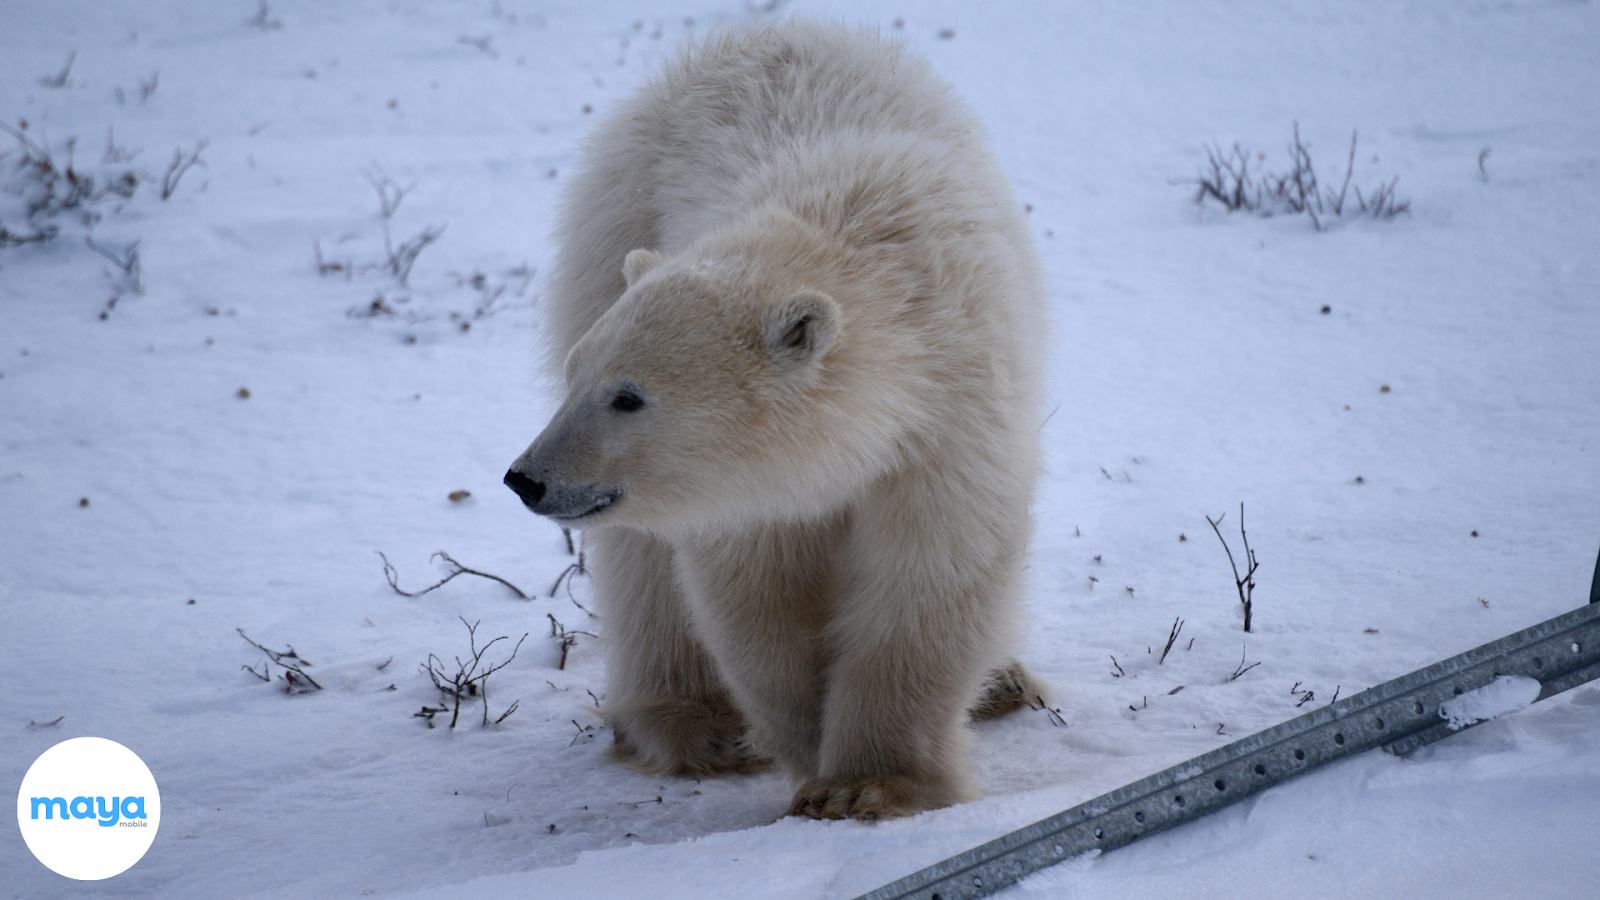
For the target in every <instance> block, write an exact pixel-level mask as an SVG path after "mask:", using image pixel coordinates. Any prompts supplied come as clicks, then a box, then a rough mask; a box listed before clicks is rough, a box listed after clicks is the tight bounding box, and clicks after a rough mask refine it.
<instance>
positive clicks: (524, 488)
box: [505, 469, 544, 508]
mask: <svg viewBox="0 0 1600 900" xmlns="http://www.w3.org/2000/svg"><path fill="white" fill-rule="evenodd" d="M505 483H506V487H508V488H511V489H512V490H513V491H516V492H517V496H518V497H521V498H522V502H523V503H524V504H526V505H527V506H528V507H530V508H531V507H533V506H534V505H535V504H537V503H538V502H539V501H540V500H542V499H544V482H542V481H534V480H533V479H532V478H529V477H528V476H526V475H524V474H522V473H521V472H518V471H517V470H516V469H507V470H506V477H505Z"/></svg>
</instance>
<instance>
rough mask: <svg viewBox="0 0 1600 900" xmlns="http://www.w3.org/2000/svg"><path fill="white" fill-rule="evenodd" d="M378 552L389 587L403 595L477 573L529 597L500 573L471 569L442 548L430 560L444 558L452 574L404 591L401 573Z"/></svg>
mask: <svg viewBox="0 0 1600 900" xmlns="http://www.w3.org/2000/svg"><path fill="white" fill-rule="evenodd" d="M376 552H377V554H378V558H379V559H382V560H383V577H384V578H385V579H387V580H388V582H389V587H391V588H394V592H395V593H397V594H399V595H400V596H402V597H421V596H422V595H423V594H426V593H428V592H429V591H433V590H437V589H439V588H441V587H444V586H445V585H447V584H449V583H450V581H451V579H453V578H455V577H456V576H457V575H476V576H478V577H479V578H487V579H489V580H490V581H498V582H500V583H501V584H503V585H505V586H506V587H508V588H510V589H511V591H512V593H514V594H516V595H517V596H518V597H520V598H522V599H523V600H526V599H528V595H527V594H524V593H523V592H522V589H521V588H519V587H517V586H516V585H514V584H512V583H511V582H509V581H507V580H505V579H504V578H501V577H500V576H499V575H490V574H489V573H488V572H479V571H478V570H477V569H469V568H467V567H466V566H463V565H462V564H461V563H458V562H456V561H455V559H453V558H452V557H451V556H450V554H448V553H446V552H444V551H443V550H440V551H439V552H437V553H435V554H433V555H431V556H429V557H428V561H429V562H433V561H434V560H435V559H441V560H444V562H445V564H446V565H448V566H450V574H448V575H446V576H445V577H444V578H443V579H441V580H440V581H439V582H437V583H436V584H432V585H429V586H428V587H425V588H423V589H422V590H420V591H417V592H415V593H412V592H409V591H404V590H401V589H400V581H399V577H398V575H399V573H398V572H396V571H395V567H394V566H393V565H391V564H390V563H389V557H387V556H385V555H384V554H383V552H382V551H376Z"/></svg>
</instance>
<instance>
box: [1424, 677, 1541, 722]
mask: <svg viewBox="0 0 1600 900" xmlns="http://www.w3.org/2000/svg"><path fill="white" fill-rule="evenodd" d="M1539 687H1540V686H1539V682H1538V681H1537V680H1535V679H1532V678H1526V677H1523V676H1521V675H1500V676H1498V677H1496V678H1495V680H1494V681H1491V682H1489V683H1488V684H1486V685H1484V686H1483V687H1481V688H1478V689H1477V690H1475V691H1468V692H1466V693H1465V694H1462V695H1461V696H1459V697H1457V698H1455V699H1454V700H1446V701H1445V702H1444V703H1441V704H1439V715H1440V717H1442V718H1444V719H1447V720H1449V723H1450V730H1451V731H1457V730H1460V729H1462V728H1465V727H1466V726H1468V725H1472V724H1474V723H1477V722H1484V721H1487V720H1489V719H1498V718H1500V717H1501V716H1503V715H1505V714H1507V713H1514V712H1516V711H1517V710H1519V709H1526V708H1528V707H1529V706H1532V705H1533V701H1535V700H1537V699H1539Z"/></svg>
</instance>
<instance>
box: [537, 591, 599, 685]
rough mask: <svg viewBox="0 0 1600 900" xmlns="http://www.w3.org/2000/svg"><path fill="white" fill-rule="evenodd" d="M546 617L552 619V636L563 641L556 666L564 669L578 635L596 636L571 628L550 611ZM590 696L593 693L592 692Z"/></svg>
mask: <svg viewBox="0 0 1600 900" xmlns="http://www.w3.org/2000/svg"><path fill="white" fill-rule="evenodd" d="M545 618H547V619H549V620H550V636H551V637H553V638H555V639H556V640H558V641H560V642H561V661H560V662H559V663H558V664H557V665H556V668H557V669H563V670H564V669H566V667H567V651H568V650H571V649H572V648H573V646H575V645H576V644H577V643H578V635H580V634H581V635H585V636H586V637H594V635H593V634H591V633H590V632H587V631H575V630H573V629H569V628H567V626H565V625H563V624H561V622H560V620H558V619H557V618H556V617H555V616H554V615H552V614H550V613H545ZM590 696H593V695H592V694H591V695H590ZM599 702H600V701H598V700H596V701H595V705H596V706H598V705H599Z"/></svg>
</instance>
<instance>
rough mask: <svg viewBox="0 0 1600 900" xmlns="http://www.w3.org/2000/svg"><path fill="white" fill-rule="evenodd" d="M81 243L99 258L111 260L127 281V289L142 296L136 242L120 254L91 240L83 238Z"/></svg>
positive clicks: (142, 286)
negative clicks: (99, 256) (98, 255)
mask: <svg viewBox="0 0 1600 900" xmlns="http://www.w3.org/2000/svg"><path fill="white" fill-rule="evenodd" d="M83 242H84V243H85V244H87V245H88V246H89V249H90V250H93V251H94V252H96V253H98V254H100V255H101V256H104V257H105V258H106V259H109V260H111V264H112V265H114V266H116V267H117V268H118V269H121V270H122V274H123V275H124V276H125V277H126V280H127V287H128V288H129V289H130V290H132V291H133V293H135V294H141V295H142V294H144V282H143V281H142V280H141V279H140V277H139V273H140V268H139V242H138V241H134V242H133V243H131V244H129V245H128V247H127V249H125V250H123V251H122V252H121V253H120V254H119V253H113V252H111V251H110V250H107V249H106V248H104V247H102V246H100V245H99V244H96V243H95V242H94V240H93V239H91V238H87V237H85V238H84V239H83Z"/></svg>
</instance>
